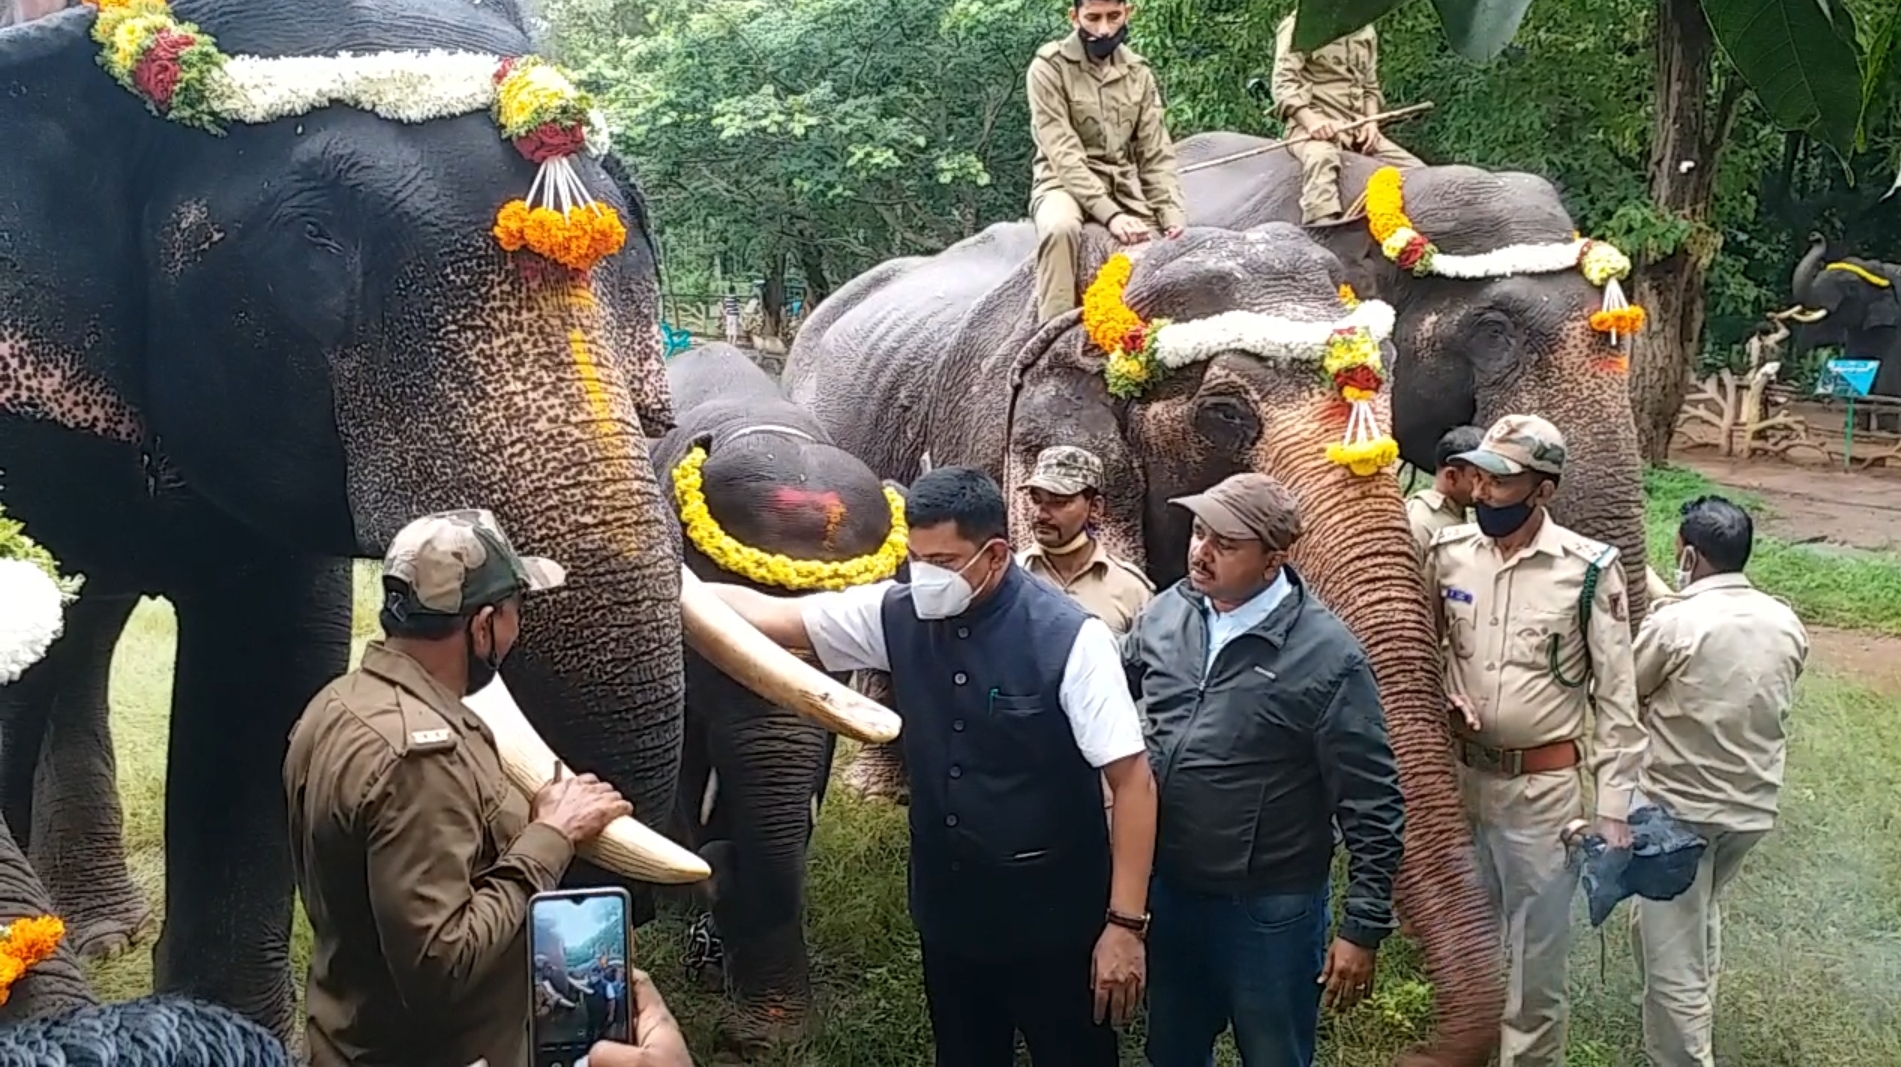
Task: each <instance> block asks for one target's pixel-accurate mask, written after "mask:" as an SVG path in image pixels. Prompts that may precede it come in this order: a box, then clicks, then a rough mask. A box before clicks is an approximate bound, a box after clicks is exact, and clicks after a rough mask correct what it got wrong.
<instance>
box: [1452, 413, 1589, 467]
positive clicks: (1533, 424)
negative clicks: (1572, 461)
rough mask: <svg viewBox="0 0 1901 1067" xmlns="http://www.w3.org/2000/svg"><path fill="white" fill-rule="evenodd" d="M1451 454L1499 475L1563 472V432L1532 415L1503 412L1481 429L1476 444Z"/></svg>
mask: <svg viewBox="0 0 1901 1067" xmlns="http://www.w3.org/2000/svg"><path fill="white" fill-rule="evenodd" d="M1452 458H1453V459H1455V460H1459V461H1461V462H1464V463H1470V464H1471V465H1473V466H1474V467H1477V468H1478V469H1480V470H1482V471H1484V472H1485V473H1487V474H1495V475H1498V476H1500V477H1509V476H1511V475H1514V474H1523V473H1525V472H1526V471H1537V472H1538V473H1540V474H1552V475H1557V474H1563V473H1564V435H1563V434H1562V433H1559V432H1558V428H1557V427H1556V426H1553V425H1551V423H1549V422H1546V421H1545V420H1544V419H1541V418H1539V417H1538V416H1536V415H1506V416H1503V417H1501V418H1500V419H1499V420H1498V421H1497V422H1495V423H1493V424H1492V428H1491V429H1489V430H1487V431H1485V439H1484V440H1483V441H1480V442H1479V446H1478V447H1477V448H1475V449H1473V450H1472V451H1470V452H1461V453H1459V454H1458V455H1456V456H1453V457H1452Z"/></svg>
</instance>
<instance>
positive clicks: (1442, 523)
mask: <svg viewBox="0 0 1901 1067" xmlns="http://www.w3.org/2000/svg"><path fill="white" fill-rule="evenodd" d="M1406 521H1407V522H1410V523H1412V526H1413V540H1415V541H1417V542H1419V552H1420V554H1421V555H1422V556H1423V555H1424V554H1425V551H1426V546H1427V545H1430V544H1432V539H1433V536H1434V535H1435V534H1437V533H1438V532H1439V531H1440V530H1445V529H1449V528H1451V527H1454V526H1463V525H1464V524H1466V523H1468V522H1471V521H1472V520H1471V519H1469V518H1467V517H1466V514H1465V509H1464V508H1462V507H1460V506H1459V505H1457V504H1454V503H1453V502H1452V501H1450V500H1447V499H1446V495H1445V494H1444V493H1441V492H1440V491H1439V490H1437V489H1425V490H1421V491H1420V492H1417V493H1414V494H1413V495H1412V496H1410V497H1407V498H1406Z"/></svg>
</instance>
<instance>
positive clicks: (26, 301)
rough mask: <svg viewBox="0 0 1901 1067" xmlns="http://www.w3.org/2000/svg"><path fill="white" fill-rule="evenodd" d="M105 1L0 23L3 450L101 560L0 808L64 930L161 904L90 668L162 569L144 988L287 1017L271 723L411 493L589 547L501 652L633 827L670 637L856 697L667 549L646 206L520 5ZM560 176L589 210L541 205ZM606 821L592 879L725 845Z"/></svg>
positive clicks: (136, 922)
mask: <svg viewBox="0 0 1901 1067" xmlns="http://www.w3.org/2000/svg"><path fill="white" fill-rule="evenodd" d="M95 3H97V4H98V6H94V4H92V3H89V4H85V5H83V6H79V7H73V8H68V9H65V10H60V11H55V12H52V13H50V14H45V15H42V16H41V17H39V18H36V19H33V20H31V21H28V22H24V23H22V24H20V25H14V26H9V27H7V28H6V29H4V30H0V86H4V88H5V92H3V93H0V137H4V138H5V139H6V143H8V144H11V145H14V146H15V148H13V149H11V150H9V151H8V153H7V154H6V156H5V159H4V162H0V188H4V189H5V190H6V195H5V196H4V197H0V234H4V235H5V253H4V255H5V260H6V268H5V269H4V270H0V469H4V470H5V472H6V479H7V480H6V486H5V489H6V502H7V507H8V509H9V511H10V512H11V513H12V514H13V515H14V516H15V517H16V518H19V519H21V520H24V521H25V522H26V523H27V524H28V526H29V527H30V528H31V529H33V530H34V532H35V534H36V536H37V537H38V538H39V539H41V540H42V541H43V542H44V543H45V544H46V546H47V547H48V548H49V549H51V550H52V551H53V552H55V553H56V554H57V555H58V556H59V558H60V559H61V560H62V562H63V563H64V564H65V565H67V566H68V567H70V568H71V569H72V570H74V571H77V572H80V573H83V574H85V575H86V576H87V579H88V582H87V587H86V593H85V595H84V596H82V597H81V598H80V599H79V601H78V602H77V603H76V604H75V605H74V606H73V609H72V611H71V612H70V613H69V616H68V618H67V620H66V634H65V636H63V637H61V638H60V639H59V640H58V642H57V643H55V644H54V645H53V646H52V648H51V650H50V652H49V654H48V656H47V657H46V659H44V660H43V661H41V662H40V663H38V664H36V665H35V666H34V667H32V668H31V669H29V670H28V671H27V672H26V674H25V675H24V676H23V677H22V678H21V679H20V680H19V682H17V683H15V684H13V685H9V686H7V687H5V688H4V689H0V730H4V740H5V744H4V746H3V748H0V814H3V815H4V817H5V820H6V822H7V823H8V824H9V825H10V826H11V827H12V828H13V830H14V832H15V833H16V834H18V835H19V837H20V839H21V841H20V843H21V845H22V846H23V847H24V848H25V850H26V854H27V858H28V859H29V860H31V861H32V862H33V863H34V865H35V868H36V869H37V871H38V873H39V875H40V876H41V878H42V879H43V880H44V882H45V886H46V890H47V892H48V893H49V895H50V898H51V899H50V905H51V907H52V908H53V910H55V911H57V913H58V914H59V915H61V916H62V917H64V919H65V920H66V922H67V926H68V936H69V938H70V942H71V944H72V947H73V948H74V949H75V950H76V951H78V952H79V953H80V954H81V955H96V954H99V953H101V952H104V951H109V950H112V949H115V948H119V947H123V946H125V945H127V944H128V943H130V941H131V940H133V939H134V938H136V937H137V936H139V935H140V933H141V932H142V931H143V930H144V929H145V928H146V926H147V924H148V922H149V920H150V909H149V906H148V905H147V904H146V902H145V901H144V900H143V899H142V898H141V895H140V893H139V892H138V890H137V889H136V888H135V887H134V885H133V882H132V880H131V878H130V877H129V875H128V873H127V870H126V861H125V855H124V851H123V847H122V843H121V824H122V816H121V812H120V809H119V800H118V792H117V787H116V782H115V770H114V766H113V762H112V760H113V757H112V747H111V734H110V726H109V722H108V707H107V692H106V685H107V672H108V667H109V665H110V660H111V654H112V649H113V647H114V645H115V643H116V641H117V639H118V635H119V633H120V631H121V630H122V628H123V627H124V625H125V623H126V619H127V617H128V616H129V615H130V614H131V611H132V608H133V605H134V603H135V602H136V601H137V599H138V598H139V597H140V596H142V595H163V596H165V597H167V598H168V599H170V601H171V602H172V604H173V605H174V607H175V608H176V610H177V618H178V652H177V663H176V674H175V679H174V683H173V691H172V710H171V720H170V746H169V754H168V764H167V782H166V791H165V813H164V816H165V829H166V834H165V840H166V856H165V885H166V893H165V905H164V907H165V914H164V921H163V924H162V927H161V932H160V934H159V938H158V941H157V944H156V946H155V948H154V950H153V952H154V967H153V970H154V984H155V986H156V988H157V989H158V990H159V991H160V992H163V993H186V994H191V995H194V996H198V997H202V998H205V999H208V1000H213V1001H218V1002H221V1003H224V1004H226V1005H229V1006H231V1007H233V1008H235V1009H237V1010H239V1011H240V1012H242V1013H243V1014H244V1015H246V1016H248V1017H250V1018H251V1019H253V1020H255V1021H257V1022H258V1023H260V1024H262V1025H263V1026H265V1027H266V1028H268V1029H270V1030H271V1031H272V1032H274V1033H276V1034H279V1035H284V1036H288V1035H290V1034H291V1032H292V1030H293V1018H292V1010H293V1008H292V1004H293V998H292V983H291V975H290V955H289V944H290V930H291V913H292V912H291V909H292V895H293V894H292V879H291V866H290V857H289V842H288V840H287V834H286V823H285V803H284V794H283V784H282V765H283V761H284V757H285V753H286V749H287V738H288V735H289V732H290V727H291V724H292V722H293V721H294V720H295V719H296V717H297V716H298V714H299V713H300V712H301V710H302V709H303V707H304V705H305V703H306V702H307V701H308V700H309V698H310V697H311V696H312V695H313V694H314V693H316V692H317V691H318V690H319V689H320V688H321V687H322V686H323V685H325V684H326V683H327V682H329V681H330V680H331V679H332V678H334V677H335V676H337V675H339V674H341V673H342V672H343V671H344V670H345V668H346V666H347V663H348V657H349V651H350V635H351V621H352V610H351V601H352V596H351V594H352V588H351V576H350V564H349V559H350V558H351V557H377V556H380V555H381V554H382V552H383V551H384V548H385V546H386V545H387V542H388V541H389V539H390V537H391V536H392V535H393V534H394V533H395V531H396V530H398V529H399V528H400V527H401V526H403V525H404V524H405V523H406V522H407V521H408V520H410V519H412V518H414V517H415V516H417V515H419V514H422V513H425V512H430V511H435V510H441V509H447V508H454V507H468V506H476V507H486V508H488V509H490V510H492V511H493V512H495V513H496V515H497V516H498V518H499V519H500V520H501V521H502V523H503V524H504V525H505V526H506V528H507V529H508V531H509V533H510V534H511V535H512V536H513V538H514V540H515V541H516V542H517V544H518V545H519V547H521V548H522V549H524V550H526V551H532V552H535V553H541V554H545V555H548V556H551V557H554V558H556V559H558V560H560V561H561V562H563V563H564V564H565V565H566V567H567V572H568V582H567V586H566V588H565V589H563V590H561V591H557V592H552V593H550V594H548V595H547V597H546V598H545V599H542V600H538V601H537V602H536V604H535V605H534V610H533V611H532V612H531V613H530V614H529V617H528V618H527V619H526V621H525V622H524V626H523V630H522V634H521V639H520V643H519V646H518V647H519V652H518V653H516V654H515V655H513V656H512V657H511V659H510V661H509V663H508V664H507V666H506V667H505V668H504V670H503V672H502V677H503V679H504V680H505V682H506V683H507V685H506V688H505V689H504V694H505V696H504V698H503V700H504V702H505V703H506V704H507V706H508V709H509V710H510V711H512V712H513V713H514V714H515V715H516V716H517V719H516V720H513V723H516V724H518V725H519V727H520V729H513V730H511V732H510V737H511V738H514V739H517V740H522V739H532V740H533V741H534V745H535V746H542V744H543V743H542V742H541V740H540V738H541V736H545V737H546V739H547V742H548V743H550V744H551V745H552V748H553V750H554V751H559V752H564V753H568V754H569V755H570V756H571V758H574V759H576V760H577V761H580V762H582V763H583V764H584V765H585V767H586V769H588V770H591V771H595V772H597V773H599V774H600V775H602V776H603V777H604V778H606V779H608V780H610V781H612V782H613V783H614V784H615V785H617V786H618V787H619V788H620V790H621V791H622V792H623V793H625V794H626V795H627V796H628V797H629V799H631V800H632V801H633V802H634V804H635V805H636V810H637V812H638V813H640V814H641V815H643V816H644V817H646V818H647V819H649V820H659V819H665V818H667V817H668V816H669V815H670V813H671V812H672V809H673V805H674V803H675V798H676V790H677V788H678V784H679V781H678V779H679V764H680V755H681V740H682V736H683V730H684V703H683V699H684V693H685V685H686V666H685V660H684V649H683V640H682V635H683V631H684V633H685V638H686V640H687V641H690V642H693V643H694V644H695V647H703V648H705V649H710V650H714V651H708V652H707V654H708V655H709V657H712V658H715V659H716V661H718V662H720V663H721V666H722V667H723V668H725V669H728V670H732V671H734V672H735V673H738V674H742V675H743V676H744V677H745V678H746V679H747V683H748V684H749V685H751V686H753V687H755V688H756V689H758V690H759V691H761V692H762V693H764V694H766V695H767V697H768V698H769V699H772V700H774V701H776V702H779V703H782V704H785V705H786V706H792V707H796V708H798V709H799V710H800V711H801V712H802V713H812V714H817V715H819V716H820V717H821V718H825V719H826V721H828V722H831V721H836V720H837V715H836V714H835V713H837V712H839V711H840V710H841V709H843V710H850V709H853V708H858V709H860V710H865V709H864V702H863V700H862V698H859V697H856V696H855V694H851V693H849V692H847V691H844V690H843V687H840V686H838V685H837V684H836V683H835V682H833V681H832V680H831V679H830V678H828V677H826V676H824V675H821V674H819V673H818V672H817V671H816V670H815V669H813V668H810V667H807V666H806V665H804V664H800V663H799V662H798V661H796V660H795V659H793V658H792V657H791V656H790V655H788V654H784V653H783V652H780V651H778V650H777V648H776V646H773V645H772V644H771V642H770V641H768V640H767V639H766V638H764V637H763V635H760V634H758V633H756V632H752V631H749V630H745V629H744V628H743V627H740V628H738V629H735V625H734V624H735V623H736V620H735V619H734V618H733V616H732V614H731V612H730V611H726V612H724V614H723V615H722V614H720V613H719V612H720V610H721V609H722V608H723V605H719V604H718V602H717V600H716V599H715V598H713V597H711V595H710V594H708V593H706V592H704V591H702V590H699V589H698V588H697V586H698V583H697V582H696V581H695V580H693V579H692V578H691V576H690V575H689V574H686V573H684V572H683V571H682V565H681V556H680V548H679V543H680V542H679V532H678V523H677V521H676V520H675V518H674V513H673V509H672V508H671V507H670V506H669V505H668V504H667V502H666V500H665V499H664V497H663V495H662V489H661V487H660V484H659V483H658V481H656V479H655V477H654V470H653V465H652V462H651V460H650V458H649V456H648V453H647V451H646V441H647V440H648V439H649V437H650V436H656V435H659V434H662V433H665V432H666V431H667V430H668V429H669V428H670V427H671V425H672V421H673V416H672V409H671V403H670V401H669V398H668V394H667V389H666V381H665V376H664V371H663V368H662V361H661V339H660V332H659V328H658V277H657V271H656V265H655V255H654V247H653V244H652V241H651V238H650V233H649V228H648V223H647V218H646V214H645V209H644V206H643V204H642V201H641V198H640V196H639V193H638V190H637V189H636V187H635V185H634V183H633V182H632V180H631V178H630V177H629V175H628V173H627V171H626V168H625V167H624V166H622V165H621V164H620V163H619V162H618V161H616V160H615V159H613V157H612V156H611V155H607V154H604V149H605V142H604V140H603V139H602V137H601V134H602V133H603V132H604V131H603V130H602V128H601V126H600V123H599V121H598V119H597V116H596V113H594V112H592V111H591V110H590V105H589V102H588V99H587V97H586V96H585V94H583V93H581V92H580V91H579V90H578V89H576V88H574V87H573V85H572V82H571V81H568V80H567V79H566V78H565V76H563V75H560V74H559V72H558V71H557V70H553V69H544V68H541V67H539V66H537V63H538V61H537V60H536V59H534V58H533V56H532V47H531V43H530V36H529V33H528V30H527V25H528V24H527V21H526V17H525V14H524V12H523V11H522V10H521V9H520V7H519V6H518V4H517V3H516V2H515V0H480V2H474V0H298V2H288V0H283V2H259V0H242V2H241V0H178V3H177V5H176V8H175V9H174V8H172V7H169V6H167V5H166V4H165V3H163V0H140V3H139V4H138V5H137V6H136V7H134V8H128V7H126V6H125V4H123V3H121V2H117V0H95ZM133 19H136V20H137V21H131V20H133ZM102 42H103V43H102ZM432 50H451V51H432ZM282 57H294V62H285V61H284V59H283V58H282ZM102 68H104V69H102ZM530 72H532V73H533V77H532V78H530V76H529V74H530ZM518 79H526V80H529V81H532V82H533V85H532V86H523V85H522V84H521V81H519V80H518ZM550 86H553V87H554V88H552V89H550V88H549V87H550ZM531 87H532V88H534V89H535V90H536V91H535V92H533V93H530V92H527V91H526V89H527V88H531ZM543 90H547V91H546V92H543ZM511 101H512V102H511ZM536 123H539V125H536ZM524 124H525V125H524ZM214 132H215V133H219V134H222V135H221V136H217V135H214ZM550 175H552V177H550ZM544 179H545V180H544ZM551 190H558V191H559V192H560V194H561V200H560V203H561V204H562V205H565V206H566V207H567V208H568V209H569V210H568V213H567V214H562V213H561V212H558V211H552V210H551V211H549V212H546V213H544V214H541V215H530V214H528V213H527V212H528V208H529V206H530V205H529V204H528V202H527V201H528V200H534V201H535V204H534V205H533V206H535V207H537V208H545V207H546V205H547V204H548V203H549V202H550V201H549V199H548V198H549V197H550V196H552V195H553V192H551ZM524 197H526V198H527V199H524ZM583 198H584V199H583ZM575 204H580V205H581V206H579V207H574V206H573V205H575ZM590 204H591V206H589V205H590ZM549 218H553V219H554V220H555V221H554V222H553V223H548V222H547V219H549ZM67 222H71V223H72V224H73V226H74V227H75V228H74V229H73V230H72V231H71V232H56V231H61V230H62V228H63V227H65V225H66V223H67ZM550 226H552V227H553V229H552V230H551V229H549V227H550ZM550 234H553V235H554V236H555V237H558V238H559V240H551V239H550ZM707 601H711V602H712V604H711V605H709V606H707V607H705V609H704V611H702V610H701V609H697V608H696V607H695V604H703V603H704V602H707ZM705 612H712V614H711V615H707V614H705ZM762 647H764V648H767V649H772V650H773V651H772V652H771V653H770V654H768V653H766V652H763V651H759V650H760V649H761V648H762ZM736 650H737V651H736ZM736 655H741V656H743V657H745V658H742V659H736V658H735V656H736ZM775 657H776V658H775ZM491 688H492V689H493V688H496V687H493V686H492V687H491ZM800 690H807V691H809V692H810V693H814V694H816V693H819V692H821V691H822V692H823V693H824V694H826V695H825V696H823V697H820V698H806V697H801V696H800V695H799V692H800ZM506 694H512V695H513V696H514V697H516V698H518V699H519V702H520V707H519V708H517V707H516V706H515V704H514V703H513V702H512V701H509V700H508V699H507V696H506ZM841 694H842V695H841ZM819 705H825V706H824V707H820V706H819ZM523 713H525V714H526V715H527V716H529V717H530V719H531V721H532V724H533V726H532V728H531V727H530V725H529V722H526V721H520V720H519V716H520V715H521V714H523ZM882 714H884V715H885V716H886V717H887V718H890V717H889V713H888V712H885V713H882ZM828 715H830V717H829V718H828V717H827V716H828ZM874 718H875V716H874ZM892 721H893V722H895V719H893V720H892ZM851 729H853V730H854V731H859V732H862V731H860V730H859V727H858V726H856V725H853V726H851ZM499 733H500V731H498V735H499ZM873 733H875V734H877V735H878V739H880V740H888V739H889V737H890V736H891V735H893V734H894V733H895V726H892V727H891V728H889V729H884V728H880V729H879V730H875V731H873ZM543 750H545V746H543ZM505 762H509V761H505ZM552 764H553V760H552V754H551V753H550V758H549V760H548V761H547V762H541V763H536V764H532V765H535V766H550V767H551V766H552ZM513 765H514V764H513V763H511V766H513ZM523 765H530V764H523ZM515 784H516V786H517V787H518V788H527V787H529V786H532V785H537V784H539V782H528V783H526V784H524V782H522V781H517V782H516V783H515ZM607 836H608V840H606V841H604V843H603V845H602V849H603V851H602V852H600V853H597V855H603V856H606V857H607V859H605V860H603V862H604V863H608V862H610V861H612V864H613V866H614V869H613V871H611V872H610V871H608V870H605V869H603V868H600V867H588V866H583V865H577V867H576V869H575V870H573V871H571V872H570V878H571V880H573V881H576V882H581V883H585V882H589V881H601V880H604V879H612V880H614V881H615V882H617V883H618V882H620V881H622V880H624V879H627V878H632V877H638V878H642V879H646V880H648V881H684V880H691V879H694V878H701V877H704V876H705V874H706V871H707V867H706V865H705V864H704V863H702V862H701V861H699V860H698V859H697V857H694V856H693V855H692V854H691V853H689V852H687V851H686V850H684V849H682V848H681V847H679V846H678V845H674V844H672V843H670V842H667V841H665V840H664V839H662V838H660V837H658V836H657V835H654V834H651V833H647V832H645V831H644V830H643V829H642V828H641V827H639V826H637V825H636V824H634V823H632V822H631V821H627V822H625V823H617V824H616V827H611V828H610V832H609V834H608V835H607ZM609 846H614V847H611V848H610V847H609ZM622 846H624V847H622ZM5 859H6V857H4V856H0V866H3V865H4V860H5ZM636 890H637V892H638V893H639V896H640V899H642V900H643V901H645V907H646V909H647V910H648V911H650V910H651V896H652V891H651V890H650V889H646V890H642V889H640V887H638V886H636Z"/></svg>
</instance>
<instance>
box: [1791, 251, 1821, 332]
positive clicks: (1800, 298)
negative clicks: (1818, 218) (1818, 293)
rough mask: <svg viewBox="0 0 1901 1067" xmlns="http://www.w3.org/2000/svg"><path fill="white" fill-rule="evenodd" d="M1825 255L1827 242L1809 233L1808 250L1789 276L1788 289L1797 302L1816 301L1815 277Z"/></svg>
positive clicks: (1812, 303)
mask: <svg viewBox="0 0 1901 1067" xmlns="http://www.w3.org/2000/svg"><path fill="white" fill-rule="evenodd" d="M1827 257H1828V242H1827V241H1826V240H1824V239H1822V238H1821V237H1820V236H1818V235H1813V234H1812V235H1810V237H1809V250H1808V252H1807V253H1805V254H1804V255H1803V256H1802V259H1801V260H1800V261H1799V262H1797V263H1796V265H1795V273H1794V274H1792V275H1791V276H1790V278H1789V289H1790V291H1791V292H1792V293H1794V295H1795V301H1796V303H1797V304H1800V305H1803V306H1813V305H1814V304H1815V303H1816V300H1815V279H1816V276H1817V275H1819V274H1821V272H1822V260H1824V259H1826V258H1827ZM1803 321H1809V320H1803Z"/></svg>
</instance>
